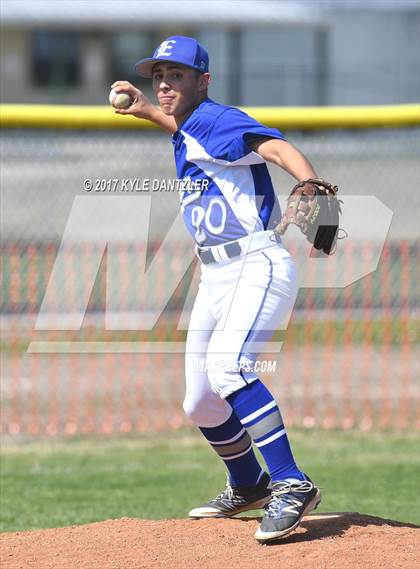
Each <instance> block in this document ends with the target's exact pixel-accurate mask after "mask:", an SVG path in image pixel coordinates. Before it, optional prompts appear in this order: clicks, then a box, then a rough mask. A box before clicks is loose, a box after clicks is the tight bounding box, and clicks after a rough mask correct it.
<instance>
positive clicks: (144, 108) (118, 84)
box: [111, 81, 156, 120]
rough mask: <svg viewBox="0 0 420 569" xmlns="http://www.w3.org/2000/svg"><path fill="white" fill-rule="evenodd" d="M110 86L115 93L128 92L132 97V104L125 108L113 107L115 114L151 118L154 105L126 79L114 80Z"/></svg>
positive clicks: (154, 108) (154, 109)
mask: <svg viewBox="0 0 420 569" xmlns="http://www.w3.org/2000/svg"><path fill="white" fill-rule="evenodd" d="M111 88H112V89H114V91H116V92H117V93H120V92H122V91H123V92H125V93H129V94H130V95H131V98H132V99H133V104H132V105H131V106H130V107H128V108H127V109H115V113H116V114H117V115H134V116H135V117H137V118H139V119H148V120H152V119H153V116H154V113H155V111H156V107H155V105H153V103H151V101H150V100H149V99H148V98H147V97H146V95H144V93H143V92H142V91H140V89H137V87H134V85H132V84H131V83H129V82H128V81H115V83H113V84H112V85H111Z"/></svg>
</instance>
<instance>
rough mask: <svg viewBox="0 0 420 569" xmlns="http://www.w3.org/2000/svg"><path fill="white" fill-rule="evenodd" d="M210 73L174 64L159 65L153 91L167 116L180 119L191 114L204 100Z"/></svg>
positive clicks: (155, 67)
mask: <svg viewBox="0 0 420 569" xmlns="http://www.w3.org/2000/svg"><path fill="white" fill-rule="evenodd" d="M208 81H209V74H208V73H203V74H201V73H197V72H196V71H195V69H191V68H190V67H186V66H185V65H180V64H174V63H169V62H168V63H157V64H156V65H155V66H154V68H153V91H154V93H155V95H156V97H157V99H158V101H159V105H160V108H161V109H162V111H163V112H164V113H165V114H166V115H173V116H174V117H175V118H180V117H183V116H185V115H187V114H188V113H190V112H191V111H192V110H193V109H194V108H195V107H196V106H197V105H198V104H199V103H200V102H201V100H202V99H203V97H204V95H205V93H206V90H207V85H208Z"/></svg>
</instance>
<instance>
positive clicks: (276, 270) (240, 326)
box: [184, 243, 297, 427]
mask: <svg viewBox="0 0 420 569" xmlns="http://www.w3.org/2000/svg"><path fill="white" fill-rule="evenodd" d="M296 295H297V280H296V270H295V266H294V263H293V261H292V258H291V256H290V254H289V252H288V251H287V250H286V249H285V248H284V246H283V245H282V244H278V243H273V245H272V246H270V247H266V248H265V249H263V250H260V251H257V252H253V253H248V254H247V255H245V256H244V257H241V258H238V259H233V260H229V261H225V262H222V263H212V264H208V265H204V264H203V265H201V281H200V285H199V290H198V294H197V297H196V300H195V303H194V307H193V310H192V313H191V319H190V324H189V330H188V335H187V344H186V354H185V356H186V357H185V373H186V395H185V400H184V410H185V412H186V414H187V415H188V416H189V417H190V418H191V420H192V421H193V422H194V423H195V424H196V425H197V426H200V427H215V426H218V425H221V424H222V423H224V422H225V421H226V420H227V419H228V418H229V416H230V415H231V413H232V408H231V407H230V405H229V404H228V403H227V401H225V398H226V397H227V396H228V395H230V394H231V393H233V392H235V391H237V390H239V389H241V388H243V387H244V386H246V385H247V384H248V383H251V382H252V381H255V380H256V379H258V376H257V375H256V373H255V372H254V370H253V364H254V363H255V361H256V358H257V355H258V354H259V353H260V352H261V351H262V346H263V345H264V344H265V343H266V342H267V341H268V340H269V339H270V338H271V336H272V334H273V331H274V330H276V329H279V327H280V326H281V325H282V322H284V323H285V324H287V321H288V318H289V315H290V311H291V310H292V308H293V305H294V302H295V299H296ZM282 328H283V327H282Z"/></svg>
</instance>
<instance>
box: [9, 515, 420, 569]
mask: <svg viewBox="0 0 420 569" xmlns="http://www.w3.org/2000/svg"><path fill="white" fill-rule="evenodd" d="M257 527H258V519H257V518H237V519H213V520H159V521H154V520H137V519H129V518H122V519H120V520H108V521H105V522H100V523H94V524H89V525H85V526H72V527H68V528H60V529H48V530H37V531H27V532H11V533H4V534H2V535H1V539H2V548H1V563H0V565H1V567H2V569H230V568H234V569H282V568H284V569H354V568H355V567H357V568H358V569H359V568H360V569H363V568H366V569H367V568H369V569H376V568H378V569H400V568H401V569H402V568H404V569H413V568H414V567H418V566H419V562H420V559H419V555H418V548H416V542H417V540H418V538H419V533H418V529H419V528H418V527H417V526H414V525H412V524H404V523H400V522H393V521H390V520H384V519H381V518H374V517H372V516H362V515H360V514H351V513H340V514H317V515H312V516H307V517H306V518H305V519H304V521H303V522H302V525H301V526H300V527H299V529H298V530H297V531H295V532H294V533H293V534H291V535H290V536H289V537H287V538H285V539H283V540H280V541H278V542H276V543H275V544H271V545H260V544H259V543H258V542H256V541H255V540H254V538H253V535H254V532H255V530H256V529H257ZM417 545H418V542H417Z"/></svg>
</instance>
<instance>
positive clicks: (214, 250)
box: [195, 231, 281, 265]
mask: <svg viewBox="0 0 420 569" xmlns="http://www.w3.org/2000/svg"><path fill="white" fill-rule="evenodd" d="M280 243H281V237H280V235H279V234H278V233H275V232H274V231H258V232H257V233H254V234H253V235H246V236H245V237H241V238H240V239H236V241H228V242H227V243H223V244H222V245H214V246H213V247H200V246H199V245H197V246H196V248H195V250H196V253H197V257H198V258H199V259H200V260H201V262H202V263H204V264H205V265H208V264H210V263H223V262H225V261H229V260H230V259H235V258H237V257H242V256H243V255H246V254H247V253H255V251H259V250H261V249H266V248H267V247H272V246H273V245H278V244H280Z"/></svg>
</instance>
